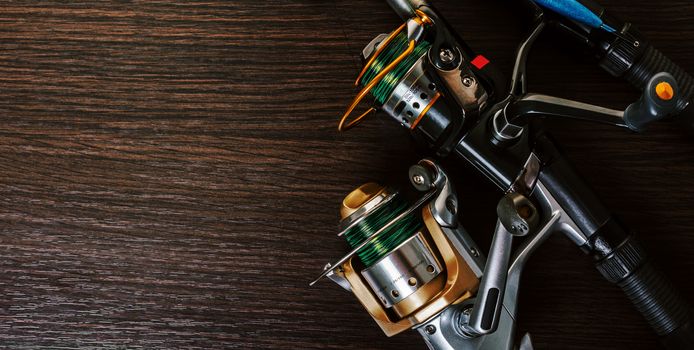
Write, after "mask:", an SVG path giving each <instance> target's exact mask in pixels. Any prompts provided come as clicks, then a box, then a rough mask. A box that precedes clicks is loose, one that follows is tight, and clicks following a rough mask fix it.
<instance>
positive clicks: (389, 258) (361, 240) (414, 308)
mask: <svg viewBox="0 0 694 350" xmlns="http://www.w3.org/2000/svg"><path fill="white" fill-rule="evenodd" d="M418 167H419V168H417V171H420V172H421V174H426V175H414V176H413V179H415V180H416V181H420V182H421V183H420V184H419V185H418V187H419V188H423V189H424V191H423V192H422V191H414V192H415V194H416V195H417V196H418V197H419V198H417V199H416V200H407V199H406V198H405V197H406V194H405V193H404V191H397V190H395V189H393V188H386V187H382V186H380V185H377V184H375V183H367V184H365V185H362V186H361V187H359V188H357V189H355V190H354V191H352V192H351V193H350V194H349V195H347V197H345V199H344V201H343V203H342V208H341V210H340V213H341V216H342V220H341V228H342V230H341V232H340V234H339V235H340V236H344V237H345V239H346V240H347V242H348V244H349V245H350V247H352V249H353V250H352V252H351V253H350V254H348V255H347V256H345V257H343V258H342V259H340V261H338V263H336V264H334V265H333V264H329V265H328V266H326V267H327V269H326V271H325V273H324V274H323V275H325V276H327V277H329V278H330V279H332V280H333V281H335V282H336V283H337V284H339V285H340V286H342V287H343V288H345V289H347V290H349V291H351V292H352V293H353V294H354V295H355V296H356V298H357V299H358V300H359V302H360V303H361V304H362V305H363V306H364V308H365V309H366V310H367V311H368V312H369V314H370V315H371V317H372V318H373V319H374V320H375V321H376V323H377V324H378V325H379V326H380V327H381V329H382V330H383V332H384V333H385V334H386V335H388V336H393V335H395V334H398V333H400V332H403V331H405V330H408V329H411V328H416V327H417V326H418V325H421V324H422V323H424V322H425V321H427V320H429V319H431V318H432V317H434V316H436V315H437V314H439V313H440V312H441V311H442V310H444V309H445V308H447V307H448V306H450V305H454V304H458V303H461V302H463V301H465V300H467V299H469V298H471V297H472V296H473V295H474V293H475V292H476V290H477V287H478V286H479V282H480V277H481V275H482V268H483V266H484V259H483V258H482V257H481V256H480V253H479V251H480V250H479V249H478V248H477V246H476V245H475V244H474V242H473V241H472V239H471V238H470V237H469V235H468V234H467V232H465V230H464V229H463V228H462V227H461V226H460V225H459V224H458V222H457V220H456V219H455V215H451V213H450V211H453V212H455V210H457V205H456V203H457V199H456V197H455V194H454V193H453V191H452V187H451V185H450V184H449V183H448V179H447V177H446V176H445V174H444V173H443V172H442V171H441V170H440V168H439V167H438V166H436V165H434V163H432V162H430V161H427V160H424V161H422V162H420V165H419V166H418ZM425 167H426V168H425ZM431 174H433V176H430V175H431ZM426 179H433V182H429V183H428V184H425V183H424V181H427V180H426ZM415 180H413V181H415ZM441 198H443V199H444V201H447V202H448V205H447V206H446V205H444V206H443V207H441V206H439V205H437V201H440V200H441ZM440 210H445V211H449V212H448V213H443V214H441V213H439V211H440ZM442 218H448V219H449V221H444V220H443V219H442ZM450 218H453V219H450Z"/></svg>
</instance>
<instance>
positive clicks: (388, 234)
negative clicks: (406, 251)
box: [344, 194, 423, 267]
mask: <svg viewBox="0 0 694 350" xmlns="http://www.w3.org/2000/svg"><path fill="white" fill-rule="evenodd" d="M410 205H411V203H409V202H408V201H406V200H405V199H403V198H402V196H401V195H399V194H395V197H394V198H393V199H391V200H390V201H389V202H387V203H385V204H383V205H381V206H380V207H379V208H377V209H376V210H374V211H373V212H372V213H370V214H369V215H368V216H367V217H365V218H364V219H363V220H361V221H360V222H359V223H357V224H356V225H354V226H352V227H351V228H350V229H349V230H347V231H346V232H345V234H344V236H345V239H347V243H348V244H349V245H350V247H352V249H354V248H356V247H357V246H358V245H359V244H361V243H362V242H364V241H365V240H366V239H367V238H368V237H369V236H371V235H372V234H374V233H375V232H376V231H378V230H380V229H381V228H382V227H383V226H385V225H386V224H387V223H388V222H390V221H391V220H393V219H394V218H396V217H397V216H398V215H400V214H402V212H404V211H405V210H406V209H407V208H408V207H409V206H410ZM422 225H423V222H422V219H421V216H420V215H418V212H417V210H414V211H412V212H411V213H410V214H408V215H405V216H404V217H403V218H402V219H400V220H398V221H397V222H396V223H394V224H393V225H391V226H390V227H389V228H388V229H386V230H385V231H384V232H382V233H381V234H379V236H378V237H377V238H376V239H375V240H374V241H372V242H371V243H368V244H367V245H365V246H364V247H363V248H362V249H361V250H359V251H358V252H357V255H358V256H359V259H361V261H362V262H363V263H364V265H365V266H366V267H369V266H371V265H373V264H374V263H375V262H377V261H378V260H380V259H381V258H382V257H384V256H386V255H388V254H389V253H390V252H391V251H392V250H393V249H395V248H397V247H398V246H399V245H400V244H402V243H403V242H405V241H406V240H407V239H408V238H410V237H412V235H414V234H415V233H416V232H417V231H419V229H420V228H421V227H422Z"/></svg>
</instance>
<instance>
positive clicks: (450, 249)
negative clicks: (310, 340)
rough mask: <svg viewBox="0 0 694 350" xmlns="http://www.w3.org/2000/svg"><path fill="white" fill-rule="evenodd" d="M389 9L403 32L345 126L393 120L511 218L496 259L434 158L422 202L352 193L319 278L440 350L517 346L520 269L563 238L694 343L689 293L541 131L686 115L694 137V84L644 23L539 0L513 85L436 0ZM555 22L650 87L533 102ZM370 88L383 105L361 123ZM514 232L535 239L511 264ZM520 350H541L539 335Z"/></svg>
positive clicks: (383, 51)
mask: <svg viewBox="0 0 694 350" xmlns="http://www.w3.org/2000/svg"><path fill="white" fill-rule="evenodd" d="M388 3H389V4H390V5H391V7H392V8H393V9H394V10H395V11H396V13H398V15H400V17H401V18H403V20H405V23H403V24H402V25H401V26H400V27H398V28H397V29H396V30H395V31H393V32H391V33H390V34H382V35H379V36H377V37H376V38H374V39H373V40H372V41H371V42H370V43H369V44H368V45H367V46H366V47H365V48H364V50H363V52H362V59H363V60H364V62H365V65H364V68H363V69H362V71H361V72H360V74H359V75H358V78H357V80H356V85H357V86H359V87H360V91H359V93H358V94H357V95H356V97H355V99H354V100H353V101H352V103H351V104H350V105H349V107H348V108H347V110H346V112H345V113H344V115H343V116H342V118H341V119H340V122H339V126H338V128H339V129H340V130H346V129H349V128H351V127H354V126H355V125H357V124H358V123H359V122H361V121H362V120H363V119H364V118H365V117H366V116H367V115H368V114H369V113H371V112H374V111H376V110H381V111H383V112H385V113H386V114H387V115H389V116H390V117H391V118H392V119H394V120H395V121H397V122H398V123H399V124H401V125H402V126H403V127H406V128H407V129H409V130H410V131H411V133H412V135H413V136H414V137H415V138H416V139H417V140H419V141H420V142H421V143H423V144H425V145H427V146H428V147H430V148H431V149H433V151H434V152H435V153H436V155H437V156H447V155H449V154H453V155H455V156H457V157H459V158H460V159H461V160H463V161H464V163H465V164H468V165H472V166H473V167H474V168H475V169H476V170H478V171H479V172H480V173H481V174H483V175H485V176H486V177H487V178H488V179H489V180H490V181H491V182H492V183H494V184H495V185H496V186H497V187H498V188H499V189H500V190H501V191H502V192H503V193H504V197H503V198H502V200H501V202H500V203H499V206H498V208H497V214H498V215H499V221H498V222H497V227H496V230H495V234H494V238H493V241H492V246H491V248H490V253H489V256H488V258H487V259H486V261H485V259H484V258H483V257H482V256H481V254H480V250H479V249H478V248H477V247H475V246H474V243H473V242H472V241H471V240H470V238H469V237H468V235H467V234H466V233H465V231H464V230H463V228H462V227H461V226H460V225H459V223H458V222H457V219H456V210H457V199H456V197H455V193H454V192H453V189H452V185H451V184H450V183H449V181H448V177H447V176H446V174H445V173H444V172H443V171H442V170H441V169H440V168H439V167H438V166H437V165H436V164H435V163H433V162H432V161H429V160H424V161H421V162H420V164H419V165H418V166H415V167H413V168H412V169H411V174H410V175H411V176H410V177H411V182H412V184H413V186H414V187H415V188H416V189H417V190H419V191H421V192H420V196H419V199H416V200H414V201H407V200H405V198H406V196H403V193H404V192H398V191H395V190H393V189H391V188H382V187H380V186H378V185H374V184H368V185H365V186H362V187H360V188H359V189H357V190H356V191H355V192H353V193H351V194H350V195H349V196H347V198H346V199H345V201H344V203H343V208H342V210H341V214H342V217H343V221H342V232H341V233H340V235H341V236H344V237H345V238H346V240H347V241H348V243H349V245H350V246H351V247H352V250H351V251H350V253H349V254H347V255H346V256H345V257H343V258H342V259H340V260H338V261H337V262H336V263H334V264H328V265H326V267H325V269H324V272H323V274H322V275H321V277H324V276H328V277H329V278H331V279H332V280H333V281H335V282H337V283H338V284H339V285H340V286H342V287H343V288H345V289H347V290H351V291H352V292H353V293H354V295H355V296H356V297H357V299H359V301H360V302H361V303H362V305H363V306H364V307H365V308H366V309H367V311H368V312H369V313H370V315H371V316H372V317H373V318H374V320H375V321H376V322H377V323H378V324H379V326H380V327H381V329H382V330H383V331H384V332H385V333H386V334H387V335H389V336H391V335H394V334H397V333H400V332H402V331H404V330H406V329H410V328H412V329H416V330H417V331H418V332H419V333H420V334H421V335H422V336H423V337H424V339H425V341H426V343H427V344H428V345H429V347H430V348H432V349H495V350H496V349H513V348H514V344H513V339H514V336H513V333H514V328H515V327H514V320H515V317H516V312H517V308H516V300H517V294H518V286H519V280H520V274H521V271H522V268H523V266H524V264H525V261H526V260H527V259H528V257H529V256H530V255H531V254H532V253H533V252H534V251H535V249H537V247H538V246H539V245H540V244H541V243H542V242H544V241H545V239H547V238H548V237H549V235H550V234H552V233H555V232H558V233H562V234H564V235H565V236H566V237H568V238H569V239H570V240H571V241H572V242H574V243H575V244H576V245H577V246H578V247H579V248H580V249H581V250H582V251H583V252H584V253H586V254H588V255H590V256H591V257H592V258H593V259H594V261H595V266H596V268H597V269H598V271H599V272H600V273H601V274H602V275H603V277H604V278H605V279H606V280H608V281H609V282H612V283H614V284H616V285H617V286H619V287H620V288H621V289H622V290H623V291H624V293H625V294H626V295H627V297H628V298H629V299H630V300H631V301H632V303H633V304H634V306H635V307H636V309H637V310H638V311H640V312H641V313H642V314H643V316H644V317H645V318H646V320H647V321H648V323H649V324H650V325H651V327H652V328H653V329H654V331H655V332H656V333H657V334H658V335H659V336H661V340H662V342H663V344H664V345H665V346H666V347H668V348H670V349H684V348H694V316H693V314H692V311H691V308H690V307H689V305H688V303H687V301H686V299H685V298H684V297H683V296H682V295H680V294H679V293H678V292H677V291H676V290H675V288H674V287H673V286H672V284H671V283H670V282H669V281H668V279H667V278H666V277H665V276H664V275H663V274H662V273H661V272H660V271H659V270H658V269H657V268H654V267H653V265H652V264H651V262H650V261H649V259H648V258H647V256H646V254H645V251H644V249H643V248H642V247H641V246H640V245H639V244H638V242H637V241H636V240H635V239H634V237H633V236H631V235H630V234H629V233H628V230H627V229H626V228H625V227H624V226H623V225H621V224H620V223H619V222H618V221H617V220H615V219H614V217H613V216H612V214H611V213H610V212H609V210H607V208H605V206H604V205H603V204H602V203H601V201H600V200H599V199H598V197H597V196H596V194H595V193H593V191H592V190H591V189H590V188H589V187H588V186H587V185H586V184H585V183H584V182H583V180H582V179H581V177H580V176H579V175H577V174H576V173H575V172H574V170H573V168H572V167H571V166H570V165H569V163H568V162H567V160H566V159H565V158H564V157H563V156H562V154H561V153H560V152H559V151H558V150H557V147H556V146H555V144H554V141H553V140H552V139H551V138H550V137H548V136H547V135H546V133H545V132H544V131H543V130H542V128H541V127H539V125H537V123H531V122H532V121H535V120H537V119H538V118H547V117H551V118H557V117H568V118H574V119H581V120H586V121H592V122H601V123H608V124H612V125H615V126H618V127H623V128H628V129H630V130H633V131H641V130H643V128H644V127H645V126H646V125H648V124H649V123H651V122H654V121H657V120H661V119H664V118H666V117H674V116H677V118H680V119H681V118H683V117H684V118H689V119H682V120H684V121H685V122H686V123H688V124H689V125H690V126H692V128H694V118H692V116H694V113H687V112H688V111H690V110H691V103H690V101H691V97H692V94H693V93H694V79H692V77H691V76H690V75H689V74H687V73H686V72H685V71H684V70H682V68H680V67H679V66H677V65H675V64H674V63H672V62H671V61H670V60H668V59H667V58H665V57H664V56H663V55H662V54H660V53H659V52H658V51H657V50H655V49H654V48H653V47H652V46H651V45H650V44H649V43H648V42H647V41H646V40H645V38H644V37H643V35H642V34H640V33H639V32H638V31H637V30H636V29H635V28H634V27H633V26H632V25H631V24H629V23H622V22H619V21H616V20H615V19H614V18H612V17H611V16H609V15H607V13H606V11H605V10H604V9H603V8H601V7H599V6H598V5H596V4H594V3H592V2H591V1H590V0H581V1H580V2H578V1H576V0H562V1H548V0H535V1H531V0H526V1H525V3H527V5H528V8H529V9H531V12H532V14H533V22H534V25H533V28H532V30H531V31H530V34H529V35H528V36H527V37H526V38H525V40H524V41H523V42H522V43H521V44H520V45H519V47H518V50H517V55H516V60H515V65H514V69H513V74H512V76H511V79H510V84H509V85H510V89H506V88H504V87H505V86H506V85H507V84H506V82H505V80H504V79H503V77H502V76H501V74H500V73H499V72H498V70H497V69H496V68H495V67H494V64H493V63H492V62H490V60H489V59H487V58H486V57H484V56H482V55H478V54H477V53H475V52H474V51H473V50H472V49H470V48H469V47H468V46H467V45H466V44H465V42H464V41H463V40H462V39H460V38H459V37H457V35H456V34H455V32H454V31H452V30H451V28H450V26H449V25H448V24H447V23H446V22H445V21H444V19H443V18H442V17H441V16H439V15H438V14H437V12H436V11H435V10H434V9H433V7H431V6H430V5H429V4H427V3H426V2H425V1H422V0H412V1H406V0H389V1H388ZM540 5H542V6H545V8H544V9H543V8H542V7H541V6H540ZM545 9H548V10H549V11H545ZM580 13H582V14H583V15H580V16H576V14H580ZM588 14H590V15H588ZM567 16H569V17H567ZM571 16H574V17H571ZM586 18H588V19H589V20H586ZM548 26H554V27H557V28H559V29H561V30H563V31H567V32H569V33H571V35H572V37H574V38H578V39H579V42H582V43H583V44H585V45H586V47H588V48H589V49H590V50H592V52H593V53H594V55H595V56H596V57H597V58H598V62H599V65H600V66H601V67H602V68H604V69H605V70H607V71H608V72H609V73H610V74H612V75H614V76H617V77H622V78H624V79H626V80H628V81H630V82H632V84H633V85H635V86H636V87H638V88H639V89H641V90H642V96H641V98H640V99H639V100H638V101H636V102H634V103H632V104H631V105H630V106H628V107H627V108H626V109H625V110H622V111H620V110H613V109H608V108H604V107H600V106H595V105H591V104H587V103H582V102H577V101H572V100H567V99H563V98H559V97H554V96H546V95H540V94H532V93H528V92H527V90H526V81H527V75H526V73H525V63H526V58H527V55H528V52H529V51H530V49H531V47H532V45H533V43H534V41H535V39H536V38H537V37H538V36H539V35H540V33H541V32H542V31H543V30H544V29H545V28H546V27H548ZM369 95H370V96H371V97H372V98H373V106H372V107H371V108H369V109H367V110H366V111H365V112H363V113H361V114H360V115H359V116H357V117H356V118H353V117H352V114H353V112H354V110H355V109H356V107H357V106H358V105H359V104H360V103H361V102H362V101H363V100H364V99H365V98H366V97H367V96H369ZM530 124H532V125H530ZM531 126H532V128H531ZM422 193H423V194H422ZM513 236H527V237H525V238H524V239H523V242H522V243H521V244H520V245H519V247H518V249H517V250H516V251H515V253H514V254H513V256H511V240H512V237H513ZM509 262H510V264H509ZM314 283H315V281H314ZM520 347H521V348H522V349H530V348H532V345H531V344H530V341H529V337H524V338H523V341H522V342H521V344H520Z"/></svg>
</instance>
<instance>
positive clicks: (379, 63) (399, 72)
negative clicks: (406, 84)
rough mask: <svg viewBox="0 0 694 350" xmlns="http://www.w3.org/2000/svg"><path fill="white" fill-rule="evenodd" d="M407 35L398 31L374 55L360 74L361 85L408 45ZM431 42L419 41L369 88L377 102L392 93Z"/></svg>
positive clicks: (382, 100) (380, 101) (368, 80)
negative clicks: (361, 74)
mask: <svg viewBox="0 0 694 350" xmlns="http://www.w3.org/2000/svg"><path fill="white" fill-rule="evenodd" d="M408 44H409V43H408V41H407V35H406V34H405V33H400V34H398V35H396V36H395V38H393V40H392V41H391V42H390V43H389V44H388V46H387V47H386V48H385V49H383V51H381V53H380V54H379V55H378V56H377V57H376V59H375V60H374V61H373V63H372V64H371V66H370V67H369V68H368V69H367V70H366V72H365V73H364V75H363V76H362V78H361V80H360V81H359V84H361V86H366V85H367V84H368V83H369V82H370V81H371V80H372V79H373V78H375V77H376V75H378V73H379V72H381V71H382V70H383V68H385V67H386V66H388V65H389V64H390V63H391V62H393V61H394V60H395V59H396V58H397V57H398V56H399V55H400V54H402V53H403V52H404V51H405V50H406V49H407V46H408ZM429 47H431V43H429V42H427V41H421V42H419V43H418V44H417V45H416V46H415V48H414V51H413V52H412V53H411V54H410V55H408V56H407V57H406V58H405V59H404V60H402V62H400V64H398V65H397V66H396V67H395V68H393V70H391V71H390V72H389V73H388V74H386V75H385V76H384V77H383V79H381V81H380V82H378V84H376V86H374V88H373V89H371V94H372V95H373V97H374V99H375V100H376V101H377V102H378V103H379V104H381V105H382V104H384V103H385V102H386V99H388V96H390V94H391V93H393V90H395V87H396V86H397V85H398V82H400V80H402V78H403V77H404V76H405V73H407V71H409V70H410V68H412V66H414V64H415V63H416V62H417V60H418V59H419V58H420V57H421V56H422V55H423V54H425V53H426V52H427V50H429Z"/></svg>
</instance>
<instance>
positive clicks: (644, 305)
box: [596, 237, 694, 349]
mask: <svg viewBox="0 0 694 350" xmlns="http://www.w3.org/2000/svg"><path fill="white" fill-rule="evenodd" d="M596 267H597V269H598V270H599V271H600V273H602V275H603V276H604V277H605V278H606V279H607V280H609V281H610V282H613V283H616V284H617V285H618V286H619V287H620V288H622V290H623V291H624V293H625V294H626V295H627V297H628V298H629V300H631V302H632V303H633V304H634V306H635V307H636V309H637V310H639V312H640V313H641V314H642V315H643V316H644V317H645V318H646V321H648V323H649V324H650V326H651V327H652V328H653V329H654V330H655V332H656V333H657V334H658V335H659V336H661V337H663V338H662V341H663V344H664V345H665V346H666V347H667V348H668V349H692V348H694V332H692V331H693V329H692V313H691V310H690V308H689V305H688V304H687V302H686V300H685V299H684V298H683V297H682V296H681V295H680V294H679V293H678V292H677V291H676V290H675V288H674V286H673V285H672V283H671V282H670V281H669V280H668V278H667V277H665V275H664V274H663V273H662V272H660V271H659V270H657V269H656V268H655V267H654V266H653V264H652V263H651V262H650V261H649V260H648V259H647V258H646V254H645V252H644V250H643V248H642V247H641V245H639V244H638V243H637V242H636V241H635V239H634V238H633V237H629V238H627V239H626V240H625V241H624V242H623V243H622V244H621V245H620V246H619V247H617V248H616V249H614V251H613V252H612V253H611V254H609V255H608V256H606V257H605V258H604V259H602V260H600V261H598V262H597V264H596Z"/></svg>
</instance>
